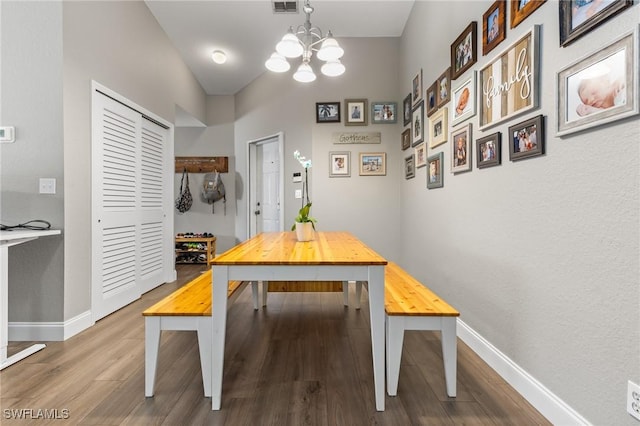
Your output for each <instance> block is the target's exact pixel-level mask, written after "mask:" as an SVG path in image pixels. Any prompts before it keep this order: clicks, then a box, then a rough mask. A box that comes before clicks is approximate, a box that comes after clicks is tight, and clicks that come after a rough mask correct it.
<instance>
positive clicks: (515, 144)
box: [508, 115, 545, 161]
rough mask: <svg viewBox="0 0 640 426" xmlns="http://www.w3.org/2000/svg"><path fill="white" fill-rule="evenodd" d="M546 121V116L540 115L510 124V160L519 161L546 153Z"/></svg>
mask: <svg viewBox="0 0 640 426" xmlns="http://www.w3.org/2000/svg"><path fill="white" fill-rule="evenodd" d="M544 121H545V120H544V116H543V115H538V116H536V117H533V118H530V119H528V120H526V121H522V122H520V123H518V124H514V125H513V126H509V133H508V143H509V160H511V161H518V160H522V159H524V158H531V157H538V156H540V155H543V154H544V144H545V125H544V124H545V123H544ZM534 138H535V139H534Z"/></svg>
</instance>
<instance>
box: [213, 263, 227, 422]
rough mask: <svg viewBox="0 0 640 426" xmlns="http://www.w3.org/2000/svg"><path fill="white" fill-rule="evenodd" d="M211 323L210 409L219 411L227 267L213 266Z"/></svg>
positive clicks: (225, 322)
mask: <svg viewBox="0 0 640 426" xmlns="http://www.w3.org/2000/svg"><path fill="white" fill-rule="evenodd" d="M212 285H213V291H212V297H213V301H212V303H211V322H212V332H213V338H212V339H211V344H212V348H211V349H212V350H211V355H212V362H211V409H212V410H220V406H221V404H222V374H223V367H224V343H225V337H226V331H227V288H228V287H229V267H228V266H224V265H214V266H213V274H212Z"/></svg>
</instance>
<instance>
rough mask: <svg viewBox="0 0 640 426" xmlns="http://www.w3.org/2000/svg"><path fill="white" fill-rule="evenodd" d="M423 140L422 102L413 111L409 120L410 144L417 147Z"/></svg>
mask: <svg viewBox="0 0 640 426" xmlns="http://www.w3.org/2000/svg"><path fill="white" fill-rule="evenodd" d="M423 140H424V102H420V103H419V104H418V105H417V106H416V107H415V108H414V109H413V118H412V119H411V144H412V145H413V146H416V145H418V144H419V143H420V142H422V141H423Z"/></svg>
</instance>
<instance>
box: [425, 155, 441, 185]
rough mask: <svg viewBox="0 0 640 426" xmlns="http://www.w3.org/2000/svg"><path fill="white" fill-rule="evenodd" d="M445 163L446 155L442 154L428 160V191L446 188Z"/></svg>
mask: <svg viewBox="0 0 640 426" xmlns="http://www.w3.org/2000/svg"><path fill="white" fill-rule="evenodd" d="M443 162H444V154H443V153H442V152H439V153H437V154H434V155H432V156H431V157H429V158H427V166H428V167H427V189H434V188H442V187H443V186H444V182H443V175H444V173H443V172H442V165H443Z"/></svg>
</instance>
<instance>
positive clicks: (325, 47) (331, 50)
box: [318, 31, 344, 61]
mask: <svg viewBox="0 0 640 426" xmlns="http://www.w3.org/2000/svg"><path fill="white" fill-rule="evenodd" d="M342 55H344V50H343V49H342V47H340V45H339V44H338V42H337V41H336V39H335V38H333V35H332V34H331V31H329V33H328V34H327V39H326V40H325V41H323V42H322V47H320V50H319V51H318V59H320V60H323V61H332V60H335V59H340V58H342Z"/></svg>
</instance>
